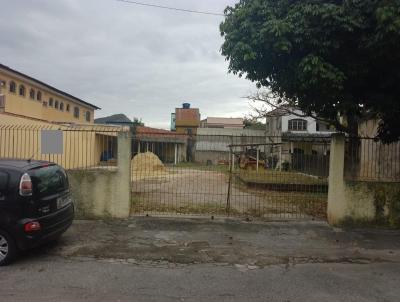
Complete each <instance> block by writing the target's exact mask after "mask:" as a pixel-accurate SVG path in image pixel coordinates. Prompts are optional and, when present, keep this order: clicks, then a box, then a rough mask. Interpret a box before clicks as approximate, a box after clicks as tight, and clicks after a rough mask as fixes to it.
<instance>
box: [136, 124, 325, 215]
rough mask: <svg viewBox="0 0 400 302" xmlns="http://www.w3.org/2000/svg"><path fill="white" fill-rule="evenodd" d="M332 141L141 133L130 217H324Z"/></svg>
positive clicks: (319, 138)
mask: <svg viewBox="0 0 400 302" xmlns="http://www.w3.org/2000/svg"><path fill="white" fill-rule="evenodd" d="M329 147H330V138H329V137H309V136H305V137H299V136H295V137H288V136H286V137H284V138H283V137H280V136H276V137H265V136H221V135H197V136H192V135H191V136H187V135H178V134H175V133H171V132H167V131H166V132H165V133H164V132H152V133H140V134H136V135H135V136H134V137H133V138H132V154H133V159H132V162H131V170H132V215H171V214H172V215H207V216H210V215H213V216H242V217H262V218H271V219H291V218H293V219H302V218H303V219H324V218H325V217H326V207H327V192H328V182H327V176H328V172H329V158H328V157H329Z"/></svg>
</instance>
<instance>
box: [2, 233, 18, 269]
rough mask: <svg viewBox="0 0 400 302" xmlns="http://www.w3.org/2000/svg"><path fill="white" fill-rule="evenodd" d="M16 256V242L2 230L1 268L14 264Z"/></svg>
mask: <svg viewBox="0 0 400 302" xmlns="http://www.w3.org/2000/svg"><path fill="white" fill-rule="evenodd" d="M16 255H17V249H16V246H15V242H14V240H13V239H12V238H11V236H10V235H8V233H6V232H4V231H2V230H0V266H2V265H7V264H9V263H10V262H12V261H13V260H14V259H15V256H16Z"/></svg>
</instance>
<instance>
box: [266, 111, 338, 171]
mask: <svg viewBox="0 0 400 302" xmlns="http://www.w3.org/2000/svg"><path fill="white" fill-rule="evenodd" d="M333 132H334V130H332V129H330V128H329V126H328V125H327V124H326V123H323V122H321V121H318V120H316V119H315V118H313V117H310V116H307V115H306V114H304V113H303V112H302V111H301V110H299V109H297V108H294V107H291V106H286V105H283V106H280V107H279V108H276V109H274V110H272V111H270V112H268V113H267V114H266V141H267V144H269V145H268V148H267V154H268V155H269V157H270V158H272V159H271V162H272V163H273V164H272V165H273V166H276V167H278V168H279V167H281V166H282V164H283V163H285V162H286V163H288V164H291V165H292V166H296V165H300V164H298V162H299V161H304V162H305V161H306V160H307V161H308V163H309V164H310V165H311V162H312V160H313V159H314V158H313V156H314V157H315V158H316V157H317V156H320V157H327V155H328V154H329V143H330V138H331V135H332V133H333ZM318 160H320V159H318ZM324 160H325V158H324Z"/></svg>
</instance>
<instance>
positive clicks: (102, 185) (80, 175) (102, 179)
mask: <svg viewBox="0 0 400 302" xmlns="http://www.w3.org/2000/svg"><path fill="white" fill-rule="evenodd" d="M130 159H131V139H130V137H129V133H126V132H122V133H120V134H119V135H118V166H117V167H116V168H115V169H110V168H108V169H94V170H81V171H68V176H69V180H70V185H71V190H72V195H73V197H74V200H75V204H76V210H77V217H81V218H100V219H104V218H127V217H129V214H130V205H131V202H130V196H131V194H130V189H131V186H130V179H131V175H130V173H131V169H130Z"/></svg>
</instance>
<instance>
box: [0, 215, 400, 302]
mask: <svg viewBox="0 0 400 302" xmlns="http://www.w3.org/2000/svg"><path fill="white" fill-rule="evenodd" d="M0 271H1V274H0V297H1V299H0V300H1V301H279V302H287V301H290V302H294V301H382V302H384V301H398V300H399V296H400V288H399V286H398V284H400V233H399V232H398V231H384V230H369V231H347V232H345V231H343V230H340V229H332V228H330V227H329V226H327V225H326V224H325V223H319V222H318V223H315V222H274V223H259V222H250V223H246V222H241V221H236V220H227V221H222V220H213V221H211V220H193V219H179V220H177V219H169V218H165V219H155V218H137V219H130V220H125V221H114V222H94V221H77V222H76V223H75V224H74V226H73V227H72V228H71V229H70V230H69V231H68V232H67V233H66V234H65V236H64V237H63V238H62V239H61V240H60V242H58V243H57V244H49V245H47V246H45V247H43V248H40V249H36V250H34V251H32V252H30V253H27V254H24V255H22V257H21V258H20V259H19V261H17V262H16V263H15V264H14V265H12V266H8V267H4V268H1V269H0Z"/></svg>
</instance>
